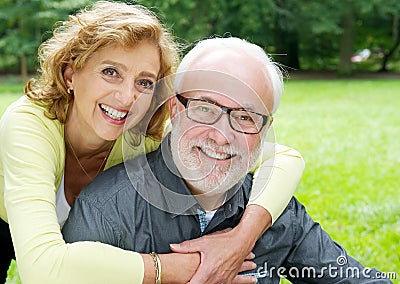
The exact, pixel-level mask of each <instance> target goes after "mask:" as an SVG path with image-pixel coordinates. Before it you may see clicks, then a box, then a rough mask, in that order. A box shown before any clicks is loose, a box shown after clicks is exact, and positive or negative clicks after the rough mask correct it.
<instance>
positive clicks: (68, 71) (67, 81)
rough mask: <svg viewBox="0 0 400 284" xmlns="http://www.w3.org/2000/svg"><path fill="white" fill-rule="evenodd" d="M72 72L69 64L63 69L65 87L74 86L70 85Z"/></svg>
mask: <svg viewBox="0 0 400 284" xmlns="http://www.w3.org/2000/svg"><path fill="white" fill-rule="evenodd" d="M73 74H74V71H73V70H72V68H71V66H70V65H68V66H67V67H66V68H65V71H64V74H63V77H64V81H65V84H66V85H67V88H71V89H73V88H74V86H73V85H72V75H73Z"/></svg>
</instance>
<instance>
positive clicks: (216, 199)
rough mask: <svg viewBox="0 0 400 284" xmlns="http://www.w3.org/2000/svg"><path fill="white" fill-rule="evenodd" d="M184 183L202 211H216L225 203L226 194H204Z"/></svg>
mask: <svg viewBox="0 0 400 284" xmlns="http://www.w3.org/2000/svg"><path fill="white" fill-rule="evenodd" d="M185 183H186V185H187V187H188V188H189V190H190V192H191V193H192V195H193V196H194V197H195V198H196V200H197V201H198V202H199V204H200V205H201V207H203V209H204V210H206V211H212V210H217V209H218V208H219V207H221V206H222V204H223V203H224V201H225V198H226V192H221V193H219V192H218V193H214V192H209V193H204V191H201V190H199V189H197V188H196V187H195V186H193V185H192V184H190V183H188V182H186V181H185Z"/></svg>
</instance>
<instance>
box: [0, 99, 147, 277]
mask: <svg viewBox="0 0 400 284" xmlns="http://www.w3.org/2000/svg"><path fill="white" fill-rule="evenodd" d="M26 108H28V107H26ZM26 108H25V109H24V108H20V109H18V110H15V111H12V112H11V111H10V112H9V113H7V114H6V116H4V115H3V117H2V119H1V122H0V139H1V142H2V145H1V147H0V161H1V167H2V171H3V172H2V174H3V175H0V178H3V180H2V181H1V183H0V186H1V187H3V188H2V189H3V190H4V197H5V206H6V209H7V215H8V222H9V225H10V229H11V234H12V237H13V242H14V248H15V252H16V257H17V263H18V269H19V273H20V276H21V280H22V282H23V283H28V284H29V283H42V284H45V283H49V284H50V283H61V284H62V283H66V284H67V283H75V284H79V283H82V284H86V283H130V284H131V283H141V281H142V279H143V276H144V264H143V260H142V257H141V256H140V254H138V253H134V252H131V251H124V250H122V249H119V248H115V247H112V246H109V245H104V244H101V243H98V242H81V243H76V244H66V243H65V242H64V240H63V237H62V234H61V231H60V227H59V225H58V222H57V216H56V211H55V191H56V186H55V183H56V180H57V179H58V178H59V175H60V174H59V167H60V164H61V165H63V164H64V160H65V158H64V147H65V146H64V143H63V140H62V131H60V125H57V123H56V122H54V121H51V120H49V119H47V118H45V117H44V116H43V114H42V111H43V110H42V109H40V110H35V109H30V108H29V110H27V109H26ZM61 172H62V171H61ZM0 206H2V205H0Z"/></svg>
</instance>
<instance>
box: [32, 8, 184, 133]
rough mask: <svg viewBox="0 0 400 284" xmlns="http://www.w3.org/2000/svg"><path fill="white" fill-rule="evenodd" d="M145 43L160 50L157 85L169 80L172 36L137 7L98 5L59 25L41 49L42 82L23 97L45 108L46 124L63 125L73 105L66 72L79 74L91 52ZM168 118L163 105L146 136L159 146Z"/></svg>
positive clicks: (175, 57)
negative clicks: (70, 106)
mask: <svg viewBox="0 0 400 284" xmlns="http://www.w3.org/2000/svg"><path fill="white" fill-rule="evenodd" d="M148 40H149V41H151V42H154V44H155V45H156V46H157V47H158V48H159V52H160V66H161V68H160V72H159V74H158V79H161V78H164V77H166V76H168V75H171V74H173V73H174V71H175V67H176V65H177V63H178V60H179V56H178V51H177V50H178V48H177V45H176V43H175V41H174V39H173V36H172V35H171V33H170V32H168V31H167V30H166V28H165V27H163V25H162V24H161V23H160V21H159V20H158V18H157V16H156V15H155V14H154V13H153V12H151V11H150V10H148V9H147V8H145V7H143V6H141V5H129V4H125V3H116V2H108V1H99V2H97V3H95V4H93V6H92V7H91V8H90V9H83V10H81V11H80V12H79V13H77V14H76V15H74V16H69V20H68V21H65V22H62V23H61V24H60V25H58V27H56V28H55V29H54V31H53V36H52V37H51V38H50V39H49V40H47V41H45V42H43V43H42V44H41V45H40V47H39V55H38V56H39V62H40V69H39V72H40V77H39V78H38V80H35V79H31V80H29V81H28V83H27V84H26V86H25V94H26V95H27V96H28V97H29V98H31V99H33V100H35V101H38V102H39V103H41V104H44V105H45V107H46V109H47V111H46V116H47V117H48V118H50V119H57V120H59V121H60V122H61V123H65V120H66V116H67V109H68V104H69V103H70V102H71V101H72V100H73V97H72V95H71V94H68V92H67V88H68V87H67V84H66V82H65V80H64V76H63V75H64V71H65V69H66V67H67V66H68V65H70V66H71V68H72V69H73V70H78V69H80V68H82V67H83V66H84V65H85V63H86V62H87V60H88V58H89V57H90V56H91V55H92V54H93V53H94V52H96V51H97V50H99V49H101V48H104V47H107V46H110V45H115V44H116V45H120V46H123V47H134V46H135V45H137V44H138V43H139V42H141V41H148ZM153 101H154V102H153V104H152V105H153V107H155V106H157V105H159V102H157V98H155V99H154V100H153ZM167 116H168V106H167V104H162V106H161V107H160V108H158V109H157V111H156V113H155V115H154V116H153V117H152V119H151V121H150V123H149V125H148V128H147V130H146V134H147V135H148V136H151V137H152V138H155V139H157V140H161V138H162V133H163V130H164V124H165V120H166V119H167Z"/></svg>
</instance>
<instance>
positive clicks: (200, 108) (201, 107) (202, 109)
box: [198, 106, 211, 112]
mask: <svg viewBox="0 0 400 284" xmlns="http://www.w3.org/2000/svg"><path fill="white" fill-rule="evenodd" d="M198 109H199V110H200V111H202V112H211V108H209V107H207V106H199V107H198Z"/></svg>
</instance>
